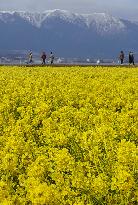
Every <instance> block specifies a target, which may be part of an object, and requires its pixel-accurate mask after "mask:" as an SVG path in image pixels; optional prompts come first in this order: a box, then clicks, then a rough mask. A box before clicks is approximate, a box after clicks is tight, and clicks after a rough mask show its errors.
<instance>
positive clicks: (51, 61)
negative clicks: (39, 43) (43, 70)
mask: <svg viewBox="0 0 138 205" xmlns="http://www.w3.org/2000/svg"><path fill="white" fill-rule="evenodd" d="M53 62H54V54H53V53H52V52H51V53H50V63H51V64H53Z"/></svg>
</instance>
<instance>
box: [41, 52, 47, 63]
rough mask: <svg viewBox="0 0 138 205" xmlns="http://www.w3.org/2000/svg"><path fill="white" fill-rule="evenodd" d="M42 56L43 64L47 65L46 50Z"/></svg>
mask: <svg viewBox="0 0 138 205" xmlns="http://www.w3.org/2000/svg"><path fill="white" fill-rule="evenodd" d="M41 58H42V64H43V65H45V64H46V53H45V52H43V53H42V56H41Z"/></svg>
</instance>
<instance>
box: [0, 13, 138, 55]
mask: <svg viewBox="0 0 138 205" xmlns="http://www.w3.org/2000/svg"><path fill="white" fill-rule="evenodd" d="M0 28H1V38H0V49H3V50H6V49H7V50H14V49H15V50H16V49H17V50H19V49H20V50H30V49H31V50H35V51H40V50H45V49H46V50H54V51H55V52H56V53H58V54H59V55H60V56H67V57H78V56H79V57H81V56H82V57H89V56H91V55H93V56H94V57H96V56H99V57H108V56H115V55H117V53H118V52H119V51H120V50H125V51H126V52H128V51H129V50H137V48H138V37H137V33H138V25H137V23H136V22H131V21H129V20H124V19H119V18H116V17H114V16H112V15H110V14H106V13H91V14H77V13H73V12H69V11H66V10H59V9H55V10H47V11H45V12H42V13H40V12H36V13H35V12H23V11H21V12H19V11H13V12H6V11H0Z"/></svg>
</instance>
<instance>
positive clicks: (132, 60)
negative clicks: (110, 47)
mask: <svg viewBox="0 0 138 205" xmlns="http://www.w3.org/2000/svg"><path fill="white" fill-rule="evenodd" d="M131 64H133V65H135V63H134V54H133V52H129V65H131Z"/></svg>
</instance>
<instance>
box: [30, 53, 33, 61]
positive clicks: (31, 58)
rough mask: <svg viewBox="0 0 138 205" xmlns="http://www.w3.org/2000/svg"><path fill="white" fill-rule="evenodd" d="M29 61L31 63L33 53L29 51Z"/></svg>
mask: <svg viewBox="0 0 138 205" xmlns="http://www.w3.org/2000/svg"><path fill="white" fill-rule="evenodd" d="M29 63H33V53H32V51H30V53H29Z"/></svg>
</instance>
